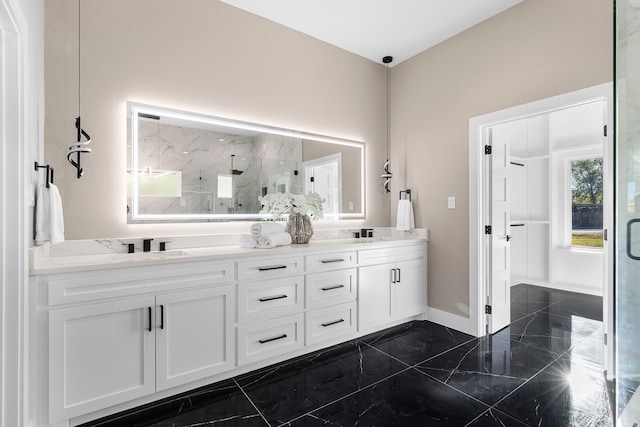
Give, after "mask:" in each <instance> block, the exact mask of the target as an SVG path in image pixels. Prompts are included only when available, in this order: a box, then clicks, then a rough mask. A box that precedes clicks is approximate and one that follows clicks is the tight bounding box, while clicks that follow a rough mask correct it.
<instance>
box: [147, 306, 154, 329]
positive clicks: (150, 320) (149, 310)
mask: <svg viewBox="0 0 640 427" xmlns="http://www.w3.org/2000/svg"><path fill="white" fill-rule="evenodd" d="M147 310H148V312H149V329H148V331H149V332H151V331H152V329H151V328H152V326H151V325H152V324H151V322H152V321H153V320H152V319H151V307H147Z"/></svg>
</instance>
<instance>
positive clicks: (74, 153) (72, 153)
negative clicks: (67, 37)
mask: <svg viewBox="0 0 640 427" xmlns="http://www.w3.org/2000/svg"><path fill="white" fill-rule="evenodd" d="M80 2H81V0H78V117H76V129H77V131H78V134H77V137H76V142H74V143H73V144H71V145H69V151H68V152H67V160H68V161H69V163H71V165H72V166H73V167H74V168H76V170H77V177H78V179H80V177H81V176H82V175H83V174H84V170H83V169H82V167H81V166H80V155H81V154H82V153H91V148H89V147H88V145H89V144H90V143H91V137H90V136H89V134H88V133H87V132H85V130H84V129H82V123H81V121H80V93H81V91H80V75H81V73H80V71H81V68H80V52H81V47H82V45H81V40H82V39H81V37H80V22H81V19H80V17H81V13H80V12H81V10H80ZM82 137H84V138H85V140H84V141H83V140H82ZM73 157H75V159H74V158H73Z"/></svg>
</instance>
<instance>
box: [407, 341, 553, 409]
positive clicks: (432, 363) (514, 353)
mask: <svg viewBox="0 0 640 427" xmlns="http://www.w3.org/2000/svg"><path fill="white" fill-rule="evenodd" d="M557 358H558V355H557V354H555V353H552V352H550V351H547V350H544V349H541V348H537V347H533V346H529V345H527V344H524V343H521V342H517V341H512V340H506V339H499V338H498V339H494V338H492V337H488V338H480V339H477V340H474V341H472V342H470V343H467V344H464V345H462V346H460V347H456V348H455V349H453V350H451V351H448V352H446V353H444V354H442V355H440V356H438V357H435V358H433V359H430V360H428V361H426V362H424V363H421V364H420V365H418V366H416V369H419V370H420V371H422V372H424V373H426V374H428V375H430V376H432V377H434V378H436V379H438V380H440V381H442V382H443V383H445V384H448V385H450V386H451V387H453V388H455V389H457V390H460V391H461V392H463V393H465V394H468V395H470V396H473V397H475V398H476V399H478V400H480V401H482V402H484V403H486V404H488V405H493V404H495V403H496V402H498V401H499V400H500V399H502V398H503V397H505V396H506V395H507V394H509V393H510V392H512V391H513V390H514V389H516V388H517V387H518V386H520V385H521V384H523V383H524V382H525V381H527V380H528V379H530V378H531V377H533V376H534V375H535V374H536V373H537V372H539V371H540V370H541V369H543V368H545V367H546V366H547V365H549V364H550V363H551V362H553V361H554V360H555V359H557Z"/></svg>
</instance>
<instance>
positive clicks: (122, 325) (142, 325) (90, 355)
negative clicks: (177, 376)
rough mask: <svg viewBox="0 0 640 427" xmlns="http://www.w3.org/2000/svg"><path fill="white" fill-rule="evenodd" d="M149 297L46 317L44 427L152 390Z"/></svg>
mask: <svg viewBox="0 0 640 427" xmlns="http://www.w3.org/2000/svg"><path fill="white" fill-rule="evenodd" d="M154 305H155V299H154V297H152V296H149V297H144V298H136V299H131V300H126V301H114V302H108V303H102V304H90V305H85V306H82V307H73V308H65V309H59V310H52V311H50V312H49V422H50V423H55V422H58V421H60V420H63V419H68V418H72V417H74V416H77V415H80V414H85V413H87V412H91V411H95V410H98V409H102V408H105V407H107V406H111V405H115V404H118V403H122V402H126V401H129V400H132V399H135V398H138V397H141V396H145V395H147V394H151V393H153V392H154V391H155V383H154V374H155V331H154V330H153V324H152V315H153V310H154V309H153V306H154Z"/></svg>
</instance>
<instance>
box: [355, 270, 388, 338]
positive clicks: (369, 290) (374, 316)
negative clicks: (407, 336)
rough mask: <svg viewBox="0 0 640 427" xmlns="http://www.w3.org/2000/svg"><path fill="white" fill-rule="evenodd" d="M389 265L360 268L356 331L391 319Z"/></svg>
mask: <svg viewBox="0 0 640 427" xmlns="http://www.w3.org/2000/svg"><path fill="white" fill-rule="evenodd" d="M391 268H392V265H391V264H381V265H373V266H369V267H360V269H359V270H360V271H359V273H358V331H365V330H367V329H370V328H372V327H374V326H378V325H383V324H385V323H387V322H388V321H389V320H390V319H391Z"/></svg>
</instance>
